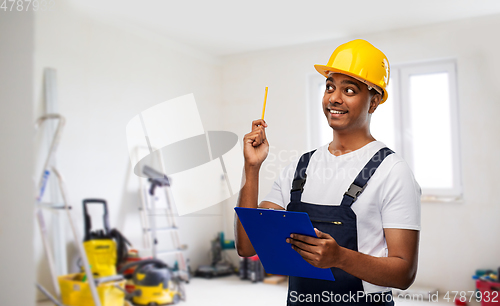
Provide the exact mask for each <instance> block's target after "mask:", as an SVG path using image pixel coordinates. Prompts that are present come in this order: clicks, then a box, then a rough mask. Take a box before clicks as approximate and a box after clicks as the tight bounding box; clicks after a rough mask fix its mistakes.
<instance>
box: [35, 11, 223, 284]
mask: <svg viewBox="0 0 500 306" xmlns="http://www.w3.org/2000/svg"><path fill="white" fill-rule="evenodd" d="M36 17H37V19H36V61H35V89H36V95H37V100H36V101H37V104H36V112H37V115H40V114H41V110H42V109H43V107H42V92H43V91H42V77H43V68H45V67H51V68H54V69H56V70H57V79H58V88H57V90H58V96H59V107H58V108H59V112H60V113H61V114H62V115H63V116H65V117H66V119H67V123H66V128H65V131H64V134H63V137H62V141H61V145H60V149H59V152H58V161H57V162H58V168H59V170H60V171H61V172H62V173H63V175H64V176H65V179H66V182H67V189H68V194H69V198H70V202H71V203H70V204H71V205H72V206H73V207H74V216H75V217H76V221H78V222H77V223H78V224H77V226H78V229H79V230H80V232H83V217H82V214H81V210H82V209H81V205H82V204H81V201H82V199H84V198H90V197H95V198H103V199H106V200H107V201H108V205H109V209H110V224H111V227H112V228H117V229H119V230H120V231H122V233H124V234H125V236H126V237H127V238H129V239H130V240H131V242H132V243H133V244H134V246H136V247H139V248H140V247H142V234H141V229H140V219H139V211H138V210H137V208H138V207H139V203H140V202H139V201H140V199H139V194H138V190H139V189H138V188H139V186H138V179H137V177H136V176H135V175H131V174H130V168H129V165H130V162H129V158H128V150H127V143H126V133H125V127H126V125H127V123H128V121H129V120H130V119H131V118H132V117H134V116H135V115H136V114H138V113H139V112H141V111H143V110H145V109H147V108H149V107H151V106H153V105H156V104H158V103H160V102H163V101H166V100H168V99H171V98H175V97H178V96H181V95H184V94H188V93H194V96H195V98H196V101H197V104H198V109H199V113H200V116H201V119H202V122H203V126H204V128H205V130H220V129H221V126H220V118H221V116H220V113H219V110H220V108H221V106H220V101H221V66H220V63H219V62H218V61H217V59H215V58H212V57H210V56H208V55H206V54H203V53H201V52H198V51H196V50H192V49H189V48H188V47H185V46H182V45H180V44H176V43H175V42H172V41H168V40H167V39H165V38H164V37H160V36H155V34H152V33H148V32H141V31H140V30H138V29H136V28H133V27H129V26H126V25H123V24H122V25H119V24H115V23H113V22H111V21H104V20H101V19H99V18H97V17H91V16H90V15H88V14H87V13H85V12H84V11H81V10H79V9H77V8H74V7H72V6H70V5H68V4H66V3H65V2H63V1H59V2H58V3H57V5H56V7H55V11H54V12H39V13H38V14H37V15H36ZM202 213H209V214H212V215H211V216H186V217H182V218H180V219H179V222H180V225H179V226H180V227H181V240H183V243H186V244H187V245H188V247H189V249H188V251H187V256H188V257H189V258H190V260H191V266H192V268H193V269H196V267H197V266H198V265H199V264H205V263H208V261H209V258H208V254H209V253H208V252H209V249H210V240H212V239H214V238H215V235H216V233H217V232H219V231H220V230H221V229H222V226H223V225H222V217H221V210H220V207H219V206H216V207H214V208H211V209H208V210H207V211H204V212H202ZM67 233H68V234H67V235H68V239H69V238H72V237H71V235H70V232H69V231H67ZM68 246H69V247H71V244H69V245H68ZM37 251H38V253H37V267H38V272H39V277H38V278H39V280H40V281H43V282H44V283H46V282H47V278H48V275H47V271H46V270H45V268H44V258H43V256H42V255H41V254H40V249H39V248H38V249H37ZM68 253H69V255H70V256H71V255H72V252H71V251H69V252H68ZM49 287H50V286H49Z"/></svg>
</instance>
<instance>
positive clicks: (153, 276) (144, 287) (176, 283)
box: [119, 259, 186, 305]
mask: <svg viewBox="0 0 500 306" xmlns="http://www.w3.org/2000/svg"><path fill="white" fill-rule="evenodd" d="M132 267H136V268H135V270H134V272H133V273H132V281H133V283H134V286H135V288H134V290H133V291H132V293H130V294H128V295H127V298H128V299H130V300H131V301H132V302H133V303H134V304H135V305H168V304H177V303H179V302H180V301H181V300H185V297H186V296H185V291H184V284H183V280H182V279H181V278H180V277H179V276H178V275H176V273H175V272H174V271H172V269H170V268H169V267H168V265H167V264H166V263H164V262H163V261H161V260H159V259H146V260H141V261H137V262H132V263H129V264H126V265H125V266H123V267H122V268H121V269H120V270H119V273H125V272H126V271H127V270H129V269H130V268H132ZM124 276H125V277H127V275H124Z"/></svg>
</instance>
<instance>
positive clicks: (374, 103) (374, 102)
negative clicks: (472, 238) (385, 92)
mask: <svg viewBox="0 0 500 306" xmlns="http://www.w3.org/2000/svg"><path fill="white" fill-rule="evenodd" d="M380 101H382V95H381V94H379V93H376V94H374V95H373V96H372V97H371V98H370V109H369V110H368V113H370V114H373V112H375V109H377V107H378V105H379V104H380Z"/></svg>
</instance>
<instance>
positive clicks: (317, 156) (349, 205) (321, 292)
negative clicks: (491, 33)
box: [236, 40, 420, 305]
mask: <svg viewBox="0 0 500 306" xmlns="http://www.w3.org/2000/svg"><path fill="white" fill-rule="evenodd" d="M315 68H316V69H317V70H318V72H320V73H321V74H323V75H324V76H326V77H327V79H326V88H325V94H324V97H323V102H322V107H323V111H324V113H325V116H326V119H327V121H328V124H329V126H330V127H331V128H332V132H333V141H332V142H330V143H329V144H328V145H324V146H322V147H320V148H318V149H317V150H314V151H312V152H308V153H306V154H304V155H303V156H302V157H301V158H300V159H299V160H298V161H296V162H294V163H292V164H291V165H289V166H288V167H287V168H285V169H284V171H283V173H282V174H281V176H280V178H279V179H278V180H276V182H275V183H274V185H273V188H272V190H271V192H270V193H269V194H268V195H267V196H266V197H265V198H264V200H263V201H262V202H261V203H260V205H257V195H258V179H259V169H260V166H261V164H262V162H263V161H264V160H265V158H266V157H267V154H268V150H269V143H268V141H267V138H266V134H265V128H267V124H266V122H265V121H264V120H255V121H253V122H252V132H250V133H248V134H247V135H245V137H244V156H245V179H246V181H245V185H244V187H243V188H242V189H241V191H240V196H239V199H238V206H239V207H249V208H257V207H260V208H273V209H286V210H290V211H302V212H307V213H308V214H309V217H310V219H311V221H312V223H313V226H314V227H315V231H316V234H317V237H309V236H304V235H298V234H292V235H291V237H290V238H288V239H287V242H288V243H290V245H291V247H292V248H293V249H294V250H296V251H297V252H298V253H299V254H300V255H301V256H302V257H303V258H304V260H306V261H307V262H309V263H310V264H312V265H313V266H315V267H319V268H331V269H332V272H333V275H334V277H335V279H336V281H334V282H330V281H325V280H315V279H307V278H300V277H290V280H289V293H288V301H287V303H288V305H313V304H314V305H315V304H326V305H328V304H336V305H393V302H392V295H391V291H390V290H391V288H400V289H406V288H408V287H409V286H410V285H411V284H412V283H413V281H414V279H415V276H416V271H417V256H418V241H419V230H420V187H419V186H418V184H417V183H416V181H415V179H414V177H413V174H412V172H411V170H410V169H409V167H408V165H407V164H406V163H405V161H404V160H403V159H402V158H401V157H399V156H398V155H397V154H395V153H393V152H392V151H391V150H389V149H388V148H386V147H385V145H384V144H383V143H381V142H379V141H376V140H375V138H374V137H373V136H372V135H371V133H370V118H371V115H372V114H373V113H374V112H375V110H376V108H377V107H378V106H379V105H380V104H381V103H383V102H385V101H386V100H387V97H388V94H387V91H386V87H387V83H388V80H389V62H388V60H387V58H386V56H385V55H384V54H383V53H382V52H381V51H380V50H378V49H377V48H375V47H374V46H372V45H371V44H370V43H368V42H366V41H364V40H354V41H351V42H348V43H346V44H343V45H341V46H339V47H338V48H337V49H335V51H334V52H333V54H332V56H331V57H330V60H329V62H328V64H327V65H326V66H323V65H315ZM236 218H237V217H236ZM236 245H237V250H238V253H239V254H240V256H251V255H254V254H255V251H254V249H253V247H252V244H251V243H250V241H249V239H248V237H247V235H246V233H245V231H244V229H243V227H242V225H241V223H240V222H239V220H238V219H236Z"/></svg>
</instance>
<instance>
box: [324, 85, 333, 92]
mask: <svg viewBox="0 0 500 306" xmlns="http://www.w3.org/2000/svg"><path fill="white" fill-rule="evenodd" d="M333 90H334V88H333V86H332V85H331V84H326V91H328V92H332V91H333Z"/></svg>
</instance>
